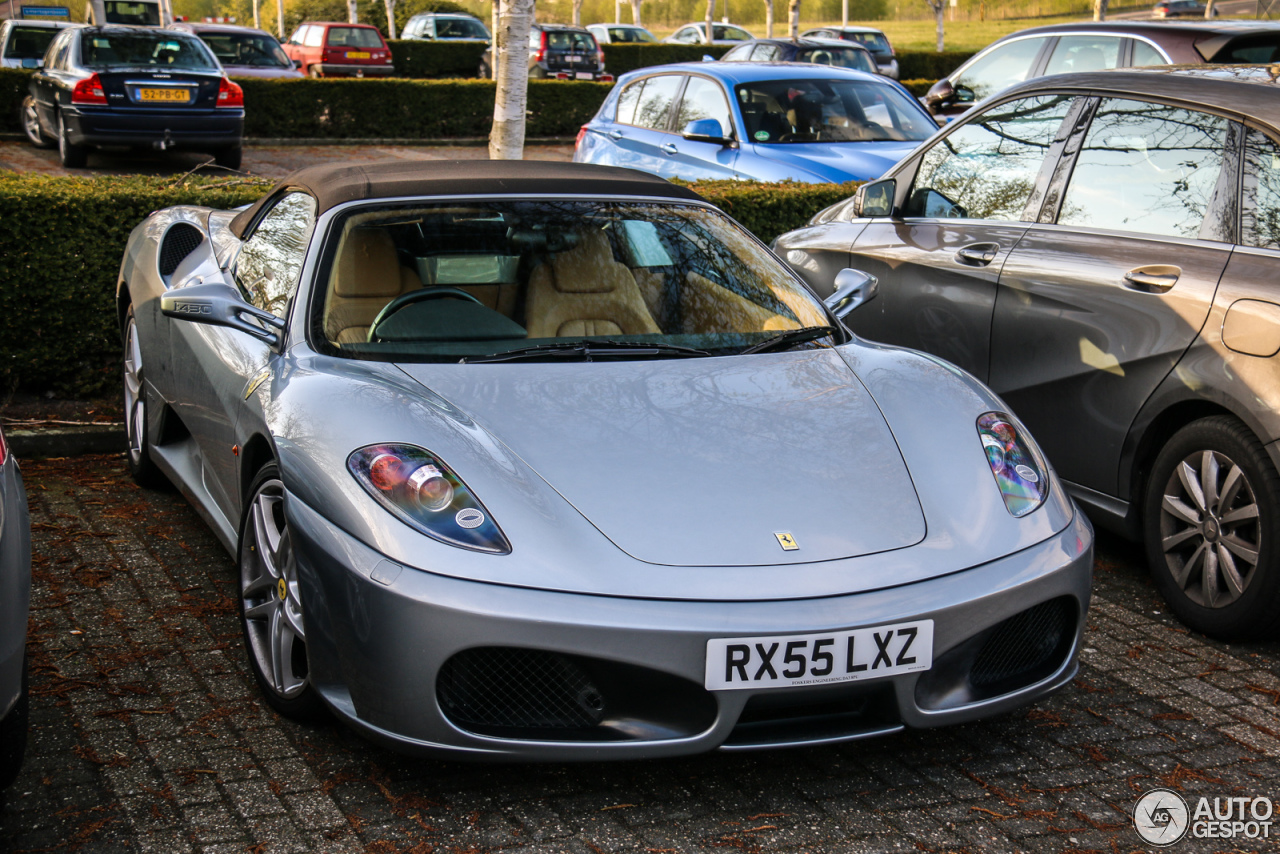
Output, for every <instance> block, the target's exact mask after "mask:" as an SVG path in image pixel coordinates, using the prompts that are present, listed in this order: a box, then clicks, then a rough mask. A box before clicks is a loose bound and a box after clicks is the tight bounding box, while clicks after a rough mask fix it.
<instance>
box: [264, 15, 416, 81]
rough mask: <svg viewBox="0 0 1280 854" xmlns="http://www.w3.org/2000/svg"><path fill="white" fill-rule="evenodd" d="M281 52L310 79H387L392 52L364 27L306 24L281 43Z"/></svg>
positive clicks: (377, 34) (371, 29) (375, 32)
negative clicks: (282, 48) (282, 47)
mask: <svg viewBox="0 0 1280 854" xmlns="http://www.w3.org/2000/svg"><path fill="white" fill-rule="evenodd" d="M283 46H284V52H285V53H286V54H287V55H288V57H289V58H290V59H292V60H293V61H294V62H296V63H297V64H298V68H299V69H301V70H302V73H304V74H306V75H307V76H309V77H390V76H391V75H393V74H395V67H394V66H393V65H392V63H391V48H389V47H387V43H386V42H385V41H383V38H382V33H380V32H378V30H377V28H376V27H371V26H369V25H367V24H339V23H334V22H325V21H308V22H307V23H304V24H302V25H301V26H300V27H298V29H297V30H295V31H294V33H293V35H292V36H290V37H289V40H288V41H287V42H285V43H284V45H283Z"/></svg>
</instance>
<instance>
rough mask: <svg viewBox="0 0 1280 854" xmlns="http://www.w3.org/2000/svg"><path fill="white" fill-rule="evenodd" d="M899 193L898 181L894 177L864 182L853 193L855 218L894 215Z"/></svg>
mask: <svg viewBox="0 0 1280 854" xmlns="http://www.w3.org/2000/svg"><path fill="white" fill-rule="evenodd" d="M897 194H898V182H897V181H896V180H894V179H893V178H885V179H883V180H880V181H872V182H871V183H870V184H863V185H862V186H861V187H859V188H858V190H857V192H855V193H854V194H853V211H852V213H853V216H854V218H855V219H860V218H862V217H878V216H893V214H894V209H893V200H894V197H895V196H897Z"/></svg>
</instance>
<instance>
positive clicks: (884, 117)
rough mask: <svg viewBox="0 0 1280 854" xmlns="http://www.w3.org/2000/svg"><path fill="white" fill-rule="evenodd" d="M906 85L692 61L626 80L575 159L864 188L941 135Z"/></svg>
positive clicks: (789, 68)
mask: <svg viewBox="0 0 1280 854" xmlns="http://www.w3.org/2000/svg"><path fill="white" fill-rule="evenodd" d="M937 127H938V126H937V124H936V123H935V122H934V120H933V118H932V117H931V116H930V115H929V113H928V112H927V111H925V109H924V108H923V107H922V106H920V103H919V101H917V100H916V99H915V98H913V97H912V96H911V94H910V93H909V92H907V90H906V89H904V88H902V86H900V85H899V84H898V83H896V82H894V81H892V80H889V79H887V78H885V77H881V76H878V75H874V74H868V73H866V72H863V71H853V70H850V69H844V68H833V67H829V66H817V65H811V64H804V63H785V62H732V63H719V62H716V63H711V62H704V63H685V64H680V65H665V66H656V67H652V68H644V69H639V70H637V71H633V72H630V73H628V74H624V75H623V76H622V77H621V78H620V79H619V81H618V85H617V86H615V87H614V89H613V92H612V93H611V94H610V95H609V97H608V99H606V100H605V102H604V104H603V105H602V106H601V107H600V111H599V112H598V113H596V116H595V118H593V119H592V120H591V121H590V122H589V123H588V124H586V125H584V126H583V128H582V131H581V132H580V133H579V134H578V143H577V148H576V150H575V151H574V155H573V159H574V160H575V161H576V162H578V163H602V164H606V165H610V166H628V167H631V168H633V169H642V170H644V171H646V172H653V173H655V174H658V175H662V176H664V177H667V178H683V179H686V180H697V179H714V178H732V179H742V180H751V181H785V180H794V181H807V182H811V183H822V182H828V181H831V182H836V183H841V182H844V181H862V180H869V179H872V178H878V177H880V175H882V174H884V172H885V170H887V169H888V168H889V167H890V166H893V165H894V164H895V163H897V162H898V161H899V160H901V159H902V158H903V157H905V156H906V155H907V154H909V153H910V152H911V151H912V150H913V149H915V147H916V146H917V145H918V144H919V143H920V141H921V140H924V139H927V138H928V137H929V136H930V135H932V134H933V132H934V131H935V130H937Z"/></svg>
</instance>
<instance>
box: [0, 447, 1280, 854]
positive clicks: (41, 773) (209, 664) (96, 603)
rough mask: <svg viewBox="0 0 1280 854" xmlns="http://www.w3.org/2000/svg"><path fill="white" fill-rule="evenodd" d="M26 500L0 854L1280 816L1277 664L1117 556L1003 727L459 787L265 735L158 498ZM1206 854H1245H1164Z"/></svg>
mask: <svg viewBox="0 0 1280 854" xmlns="http://www.w3.org/2000/svg"><path fill="white" fill-rule="evenodd" d="M24 472H25V474H26V478H27V484H28V489H29V492H30V500H31V507H32V519H33V522H34V523H35V530H34V532H33V536H34V540H33V541H34V546H35V554H36V561H35V590H34V591H33V601H32V631H31V637H30V647H29V649H30V652H31V658H32V663H33V679H32V683H33V692H32V746H31V751H30V754H29V759H28V762H27V764H26V766H25V767H24V771H23V774H22V776H21V777H20V778H19V780H18V782H17V783H16V784H15V786H14V787H13V788H12V789H11V790H10V792H9V794H8V797H7V798H6V800H5V802H4V804H3V808H2V809H0V854H11V852H13V854H16V852H22V851H34V850H54V851H61V850H66V851H73V850H80V851H86V852H92V854H98V852H104V854H114V852H129V854H136V852H142V851H181V852H192V854H222V852H236V854H244V852H246V851H249V850H253V851H257V852H262V854H265V852H270V851H280V852H294V851H318V852H326V854H328V852H334V854H345V852H353V854H354V852H372V853H373V854H383V852H387V854H390V852H396V853H397V854H400V852H410V851H412V852H421V854H426V852H433V854H434V852H439V854H446V852H447V853H448V854H452V852H455V851H459V852H460V851H474V852H477V853H478V852H488V851H496V850H502V851H504V852H520V854H536V853H537V852H552V851H555V852H594V854H599V852H602V851H608V852H619V854H632V853H633V852H635V854H641V852H644V854H650V852H680V854H684V852H700V851H708V852H711V851H717V852H719V851H723V850H724V849H725V848H736V849H741V850H743V851H750V852H756V851H760V852H774V851H777V852H783V853H784V854H800V852H814V854H842V852H879V851H886V852H887V851H955V852H966V851H967V852H972V854H977V852H987V851H1027V852H1040V851H1043V852H1060V851H1064V850H1071V849H1078V850H1085V849H1096V850H1101V851H1110V850H1119V851H1130V850H1135V849H1137V848H1139V847H1140V845H1139V843H1140V840H1139V839H1138V837H1137V835H1136V834H1135V832H1134V831H1133V828H1132V826H1131V824H1130V821H1129V812H1130V811H1131V810H1132V808H1133V805H1134V803H1135V802H1136V800H1137V798H1138V796H1139V795H1141V794H1142V793H1143V792H1145V791H1147V790H1148V789H1151V788H1154V787H1156V786H1168V787H1171V788H1174V789H1179V790H1181V791H1182V792H1183V793H1184V794H1185V795H1187V796H1188V797H1193V796H1194V797H1198V796H1199V795H1201V794H1203V795H1206V796H1209V797H1213V796H1227V795H1234V794H1248V795H1257V794H1261V795H1268V796H1271V797H1273V798H1278V799H1280V791H1278V790H1277V789H1278V783H1277V781H1280V702H1278V701H1280V693H1278V692H1280V646H1278V645H1276V644H1264V643H1255V644H1232V645H1225V644H1220V643H1217V642H1214V641H1210V640H1207V639H1205V638H1202V637H1199V636H1197V635H1194V634H1192V633H1190V632H1187V631H1186V630H1185V629H1184V628H1182V627H1181V626H1179V625H1178V624H1177V623H1176V621H1174V620H1173V619H1172V618H1171V617H1170V616H1169V615H1168V614H1167V613H1165V612H1164V609H1163V607H1162V606H1161V605H1160V604H1159V603H1158V600H1157V598H1156V596H1155V593H1154V591H1153V590H1152V589H1151V586H1150V582H1149V580H1148V579H1147V576H1146V573H1145V570H1144V569H1143V568H1142V566H1141V552H1140V550H1138V549H1134V548H1133V547H1132V546H1129V545H1127V544H1124V543H1120V542H1118V541H1114V540H1110V541H1109V540H1107V539H1105V538H1103V539H1102V540H1101V541H1100V551H1099V563H1098V570H1097V572H1096V576H1095V598H1094V602H1093V609H1092V612H1091V616H1090V620H1089V627H1088V629H1087V631H1086V634H1085V638H1084V651H1083V652H1082V655H1081V670H1080V673H1079V676H1078V678H1077V679H1076V680H1075V681H1074V682H1073V684H1072V685H1071V686H1069V687H1068V688H1067V689H1065V690H1064V691H1062V692H1061V693H1059V694H1058V695H1056V696H1054V697H1051V698H1048V699H1046V700H1043V701H1041V702H1039V703H1036V704H1034V705H1033V706H1030V707H1028V708H1026V709H1022V710H1019V711H1017V712H1013V713H1011V714H1008V715H1004V716H1002V717H1000V718H996V719H992V720H988V721H983V722H978V723H974V724H970V725H966V726H959V727H950V728H946V729H941V730H933V731H919V732H904V733H901V734H899V735H895V736H891V737H888V738H882V739H877V740H869V741H861V742H854V743H850V744H846V745H838V746H830V747H822V748H812V749H804V750H790V751H777V752H772V753H759V754H711V755H707V756H700V757H692V758H686V759H672V760H659V761H651V762H628V763H618V764H606V765H585V764H584V765H535V766H518V767H503V766H487V765H462V764H458V763H451V762H436V761H427V760H418V759H409V758H406V757H401V756H396V755H393V754H390V753H386V752H384V751H382V750H381V749H379V748H377V747H375V746H373V745H371V744H370V743H368V742H365V741H363V740H361V739H360V738H358V737H357V736H355V735H354V734H352V733H351V732H349V731H348V730H346V729H345V728H344V727H342V726H340V725H338V724H336V723H330V724H321V725H318V726H306V727H304V726H299V725H297V724H294V723H292V722H289V721H285V720H283V719H280V718H279V717H278V716H276V715H275V714H274V712H272V711H271V710H270V709H269V708H268V707H266V705H265V704H264V703H262V702H261V700H260V699H259V696H258V693H257V688H256V686H255V684H254V683H253V679H252V676H251V675H250V671H249V669H248V666H247V662H246V660H245V658H244V652H243V649H242V640H241V635H240V629H239V624H238V618H237V616H236V611H235V605H234V600H233V598H232V595H231V594H232V591H233V590H234V569H233V566H232V564H231V561H230V560H229V558H228V557H227V556H226V554H225V552H224V551H223V550H222V549H221V547H220V546H219V545H218V543H217V542H216V541H215V540H214V538H213V537H212V536H211V535H210V534H209V532H208V531H207V530H206V529H205V527H204V526H203V525H202V523H201V522H200V521H199V519H198V518H197V517H196V515H195V513H194V512H193V511H192V510H191V509H190V508H189V507H188V506H187V505H186V504H185V503H184V502H183V500H182V499H181V497H180V496H179V495H177V494H176V493H174V492H166V491H158V492H149V491H143V490H139V489H137V488H135V487H134V486H133V485H132V484H131V483H130V482H129V481H128V480H127V478H126V477H125V476H124V473H123V464H122V461H121V460H120V459H119V458H109V457H105V458H82V459H79V460H76V461H48V462H44V463H28V464H25V465H24ZM92 532H97V533H103V534H107V535H109V536H106V537H98V536H92V535H91V533H92ZM1228 847H1233V848H1234V849H1237V850H1264V844H1263V843H1261V842H1257V841H1254V842H1247V841H1241V840H1237V841H1235V842H1234V843H1233V844H1232V846H1227V845H1224V844H1223V843H1222V842H1221V841H1219V842H1217V843H1214V842H1211V841H1209V840H1204V841H1197V840H1184V841H1183V842H1182V843H1179V844H1178V846H1177V848H1176V849H1172V850H1176V851H1177V852H1182V851H1195V852H1199V851H1205V852H1214V851H1219V850H1225V849H1226V848H1228Z"/></svg>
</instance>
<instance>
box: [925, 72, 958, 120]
mask: <svg viewBox="0 0 1280 854" xmlns="http://www.w3.org/2000/svg"><path fill="white" fill-rule="evenodd" d="M955 99H956V88H955V87H954V86H952V85H951V81H950V80H948V79H947V78H945V77H944V78H942V79H941V80H939V81H938V82H937V83H934V84H933V85H932V86H930V87H929V91H928V92H926V93H925V96H924V105H925V107H926V108H927V109H928V110H929V112H931V113H935V114H936V113H937V112H938V111H939V110H941V109H943V108H944V107H949V106H950V105H951V104H952V103H953V102H954V101H955Z"/></svg>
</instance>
